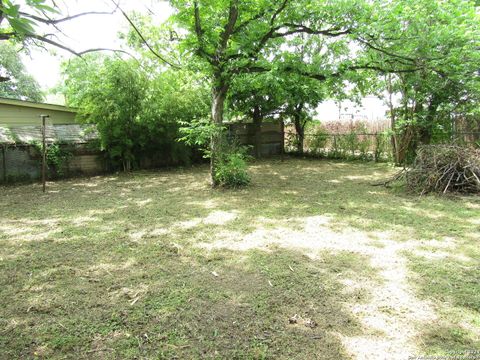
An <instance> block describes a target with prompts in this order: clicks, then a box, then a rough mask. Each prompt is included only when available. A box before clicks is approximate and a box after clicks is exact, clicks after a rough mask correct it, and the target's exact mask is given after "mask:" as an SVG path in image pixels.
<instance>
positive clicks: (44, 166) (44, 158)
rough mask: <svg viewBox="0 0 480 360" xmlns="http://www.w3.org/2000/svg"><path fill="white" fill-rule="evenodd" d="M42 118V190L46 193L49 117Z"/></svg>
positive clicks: (43, 116) (42, 116)
mask: <svg viewBox="0 0 480 360" xmlns="http://www.w3.org/2000/svg"><path fill="white" fill-rule="evenodd" d="M40 117H41V118H42V189H43V192H45V191H46V187H47V140H46V137H47V134H46V132H47V131H46V123H45V119H47V118H49V117H50V116H49V115H40Z"/></svg>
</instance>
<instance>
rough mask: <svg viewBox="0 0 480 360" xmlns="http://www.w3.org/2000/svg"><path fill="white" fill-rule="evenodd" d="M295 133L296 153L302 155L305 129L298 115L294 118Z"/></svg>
mask: <svg viewBox="0 0 480 360" xmlns="http://www.w3.org/2000/svg"><path fill="white" fill-rule="evenodd" d="M294 124H295V131H296V132H297V140H298V143H297V151H298V153H299V154H300V155H303V148H304V144H305V128H304V126H303V124H302V120H301V119H300V116H299V115H296V116H295V118H294Z"/></svg>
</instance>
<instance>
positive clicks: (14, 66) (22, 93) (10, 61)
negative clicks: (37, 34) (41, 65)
mask: <svg viewBox="0 0 480 360" xmlns="http://www.w3.org/2000/svg"><path fill="white" fill-rule="evenodd" d="M0 77H1V78H3V79H4V81H0V96H1V97H7V98H12V99H19V100H30V101H36V102H40V101H42V100H43V94H42V91H41V90H40V85H39V84H38V83H37V81H36V80H35V79H34V78H33V77H32V76H31V75H29V74H28V73H27V70H26V69H25V66H24V65H23V63H22V60H21V58H20V55H19V53H18V51H17V49H16V48H15V46H14V45H12V44H9V43H6V42H5V43H0Z"/></svg>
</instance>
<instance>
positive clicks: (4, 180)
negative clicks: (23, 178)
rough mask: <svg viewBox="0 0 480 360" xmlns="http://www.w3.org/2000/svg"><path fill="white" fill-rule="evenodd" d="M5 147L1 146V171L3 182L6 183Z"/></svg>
mask: <svg viewBox="0 0 480 360" xmlns="http://www.w3.org/2000/svg"><path fill="white" fill-rule="evenodd" d="M6 152H7V145H3V146H2V169H3V182H4V183H7V158H6Z"/></svg>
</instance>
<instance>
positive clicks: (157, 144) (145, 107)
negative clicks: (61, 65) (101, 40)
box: [61, 56, 208, 171]
mask: <svg viewBox="0 0 480 360" xmlns="http://www.w3.org/2000/svg"><path fill="white" fill-rule="evenodd" d="M65 76H66V81H65V87H64V88H63V89H61V90H62V91H63V92H64V93H65V94H66V97H67V100H68V102H69V104H70V105H72V106H77V107H79V108H80V110H81V113H80V114H81V117H82V118H83V120H84V121H87V122H89V123H93V124H95V125H96V127H97V130H98V131H99V133H100V137H101V142H102V147H103V149H104V150H106V152H107V154H108V157H109V159H110V161H111V163H112V166H113V167H114V168H122V169H123V170H126V171H128V170H130V169H132V168H134V167H136V166H138V165H140V164H141V163H142V161H143V162H146V163H145V165H148V166H159V165H166V164H178V163H189V162H191V161H192V157H193V156H194V155H195V154H194V153H193V150H192V148H191V147H188V146H187V145H186V144H184V143H179V142H178V141H177V140H178V139H179V138H180V133H179V127H180V124H181V123H189V122H190V121H192V119H196V118H203V117H205V116H206V115H205V114H206V113H208V100H207V99H208V95H207V93H206V91H205V88H204V87H203V85H202V83H201V82H198V81H197V80H196V77H195V76H194V75H193V74H191V73H183V72H180V71H173V70H172V71H165V72H162V73H160V74H158V75H156V76H154V77H153V78H152V77H150V76H149V74H147V73H146V71H145V70H144V69H143V68H142V67H141V65H140V64H139V63H137V62H134V61H123V60H121V59H116V58H109V57H104V56H90V57H88V61H87V62H86V63H85V62H84V61H83V60H80V59H77V60H74V61H72V62H70V63H69V64H66V65H65Z"/></svg>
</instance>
